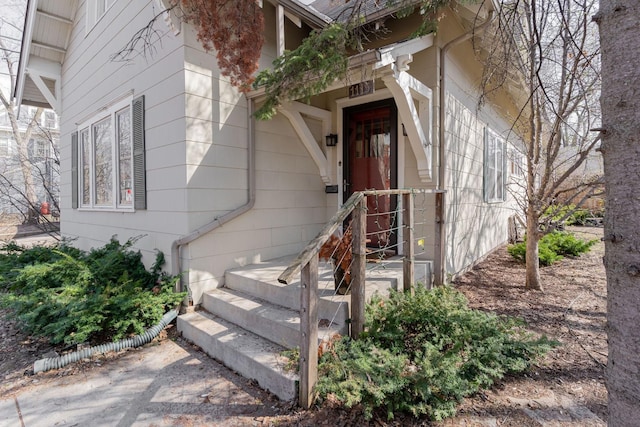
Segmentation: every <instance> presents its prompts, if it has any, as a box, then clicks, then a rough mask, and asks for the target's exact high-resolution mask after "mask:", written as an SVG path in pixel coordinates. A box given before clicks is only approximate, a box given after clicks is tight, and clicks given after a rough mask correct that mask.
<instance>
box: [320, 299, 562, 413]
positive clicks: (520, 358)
mask: <svg viewBox="0 0 640 427" xmlns="http://www.w3.org/2000/svg"><path fill="white" fill-rule="evenodd" d="M366 325H367V329H366V331H365V332H364V333H363V334H362V335H361V337H360V338H359V339H358V340H355V341H354V340H351V339H349V338H348V337H342V338H339V339H337V340H335V341H332V342H331V343H329V345H327V346H325V348H324V350H323V353H322V355H321V358H320V360H319V367H318V378H319V380H318V384H317V391H318V392H319V395H320V396H321V397H322V398H326V397H327V396H328V395H332V396H333V397H334V398H335V399H337V400H338V401H340V402H342V404H343V405H344V406H346V407H349V408H350V407H354V406H356V405H360V406H361V407H362V409H363V411H364V414H365V416H366V417H367V418H371V417H372V416H373V413H374V411H375V410H376V409H378V408H383V409H384V410H385V411H386V415H387V417H388V418H389V419H391V418H393V416H394V414H395V413H397V412H405V413H410V414H412V415H414V416H415V417H419V416H423V415H426V416H428V417H429V418H431V419H433V420H441V419H443V418H446V417H449V416H453V415H454V414H455V412H456V406H457V404H458V403H459V402H460V401H461V400H462V399H463V398H464V397H465V396H469V395H472V394H474V393H476V392H477V391H479V390H480V389H482V388H488V387H490V386H491V385H492V384H493V383H494V381H495V380H496V379H499V378H501V377H503V376H504V375H505V374H507V373H515V372H522V371H524V370H526V369H527V368H529V366H530V365H531V364H532V363H533V362H534V361H535V359H536V358H537V357H539V356H541V355H542V354H544V353H545V352H546V351H548V350H549V349H550V348H552V347H553V346H555V345H557V343H556V342H553V341H550V340H548V339H547V338H546V337H542V338H537V339H536V338H534V337H533V336H532V335H531V334H530V333H528V332H526V331H525V330H524V328H523V325H522V323H520V322H519V321H517V320H515V319H511V318H506V317H501V316H497V315H494V314H490V313H485V312H481V311H478V310H472V309H470V308H468V306H467V300H466V298H465V297H464V295H463V294H462V293H460V292H458V291H456V290H454V289H452V288H450V287H439V288H436V289H434V290H432V291H429V290H427V289H425V288H424V287H422V286H418V287H417V288H416V289H415V293H414V294H413V295H412V294H410V293H404V292H398V291H392V292H391V294H390V296H389V298H388V299H384V298H382V297H379V296H375V297H374V298H373V299H372V300H371V302H370V303H369V304H368V305H367V307H366Z"/></svg>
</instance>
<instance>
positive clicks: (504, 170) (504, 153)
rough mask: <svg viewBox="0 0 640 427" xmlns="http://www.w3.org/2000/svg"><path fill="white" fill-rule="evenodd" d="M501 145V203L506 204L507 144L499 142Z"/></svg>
mask: <svg viewBox="0 0 640 427" xmlns="http://www.w3.org/2000/svg"><path fill="white" fill-rule="evenodd" d="M501 144H502V182H501V184H502V201H503V202H506V201H507V182H509V181H508V176H509V174H508V172H507V165H508V163H507V157H508V156H507V149H508V148H507V147H508V146H507V142H506V141H501Z"/></svg>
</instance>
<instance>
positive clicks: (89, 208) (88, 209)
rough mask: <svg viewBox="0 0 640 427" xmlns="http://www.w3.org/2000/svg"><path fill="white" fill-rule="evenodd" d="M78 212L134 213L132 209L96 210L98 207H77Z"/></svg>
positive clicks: (108, 208)
mask: <svg viewBox="0 0 640 427" xmlns="http://www.w3.org/2000/svg"><path fill="white" fill-rule="evenodd" d="M75 210H77V211H78V212H119V213H134V212H135V211H136V210H135V209H134V208H111V207H105V208H98V207H93V208H91V207H79V208H78V209H75Z"/></svg>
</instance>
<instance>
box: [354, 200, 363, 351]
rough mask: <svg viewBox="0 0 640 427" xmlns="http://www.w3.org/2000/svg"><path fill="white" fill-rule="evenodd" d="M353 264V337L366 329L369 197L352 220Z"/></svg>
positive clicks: (355, 212)
mask: <svg viewBox="0 0 640 427" xmlns="http://www.w3.org/2000/svg"><path fill="white" fill-rule="evenodd" d="M351 227H352V230H351V231H352V233H353V249H352V255H353V264H352V266H351V338H353V339H357V338H358V336H359V335H360V334H361V333H362V332H363V331H364V306H365V302H366V301H365V273H366V266H367V244H366V241H367V197H366V196H365V197H363V198H362V200H361V201H360V202H359V203H358V204H357V205H356V207H355V208H354V210H353V220H352V222H351Z"/></svg>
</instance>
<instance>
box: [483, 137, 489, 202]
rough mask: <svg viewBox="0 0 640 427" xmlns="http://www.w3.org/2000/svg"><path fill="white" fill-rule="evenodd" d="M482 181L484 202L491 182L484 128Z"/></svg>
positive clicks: (487, 138)
mask: <svg viewBox="0 0 640 427" xmlns="http://www.w3.org/2000/svg"><path fill="white" fill-rule="evenodd" d="M482 169H483V171H482V172H483V173H482V177H483V182H482V184H483V185H482V199H483V200H484V201H485V202H488V201H489V191H490V190H489V188H490V187H489V186H490V185H491V183H490V182H489V130H488V129H487V128H484V162H483V166H482Z"/></svg>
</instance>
